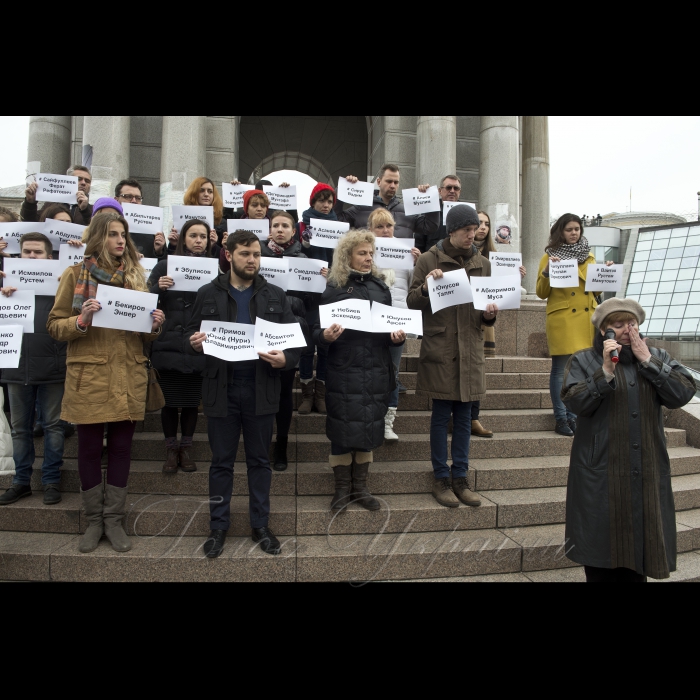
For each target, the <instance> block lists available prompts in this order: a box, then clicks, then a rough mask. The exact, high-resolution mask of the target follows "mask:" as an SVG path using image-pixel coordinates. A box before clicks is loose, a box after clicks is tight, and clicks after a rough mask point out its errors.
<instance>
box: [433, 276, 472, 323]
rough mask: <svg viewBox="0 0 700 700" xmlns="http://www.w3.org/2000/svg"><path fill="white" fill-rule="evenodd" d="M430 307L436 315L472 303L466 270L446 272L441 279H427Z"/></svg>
mask: <svg viewBox="0 0 700 700" xmlns="http://www.w3.org/2000/svg"><path fill="white" fill-rule="evenodd" d="M428 293H429V295H430V306H431V308H432V310H433V313H434V314H436V313H437V312H438V311H441V310H442V309H447V308H449V307H450V306H457V305H459V304H471V303H472V301H473V296H472V288H471V285H470V284H469V277H467V272H466V270H463V269H462V270H455V271H454V272H446V273H445V274H444V275H443V276H442V278H441V279H439V280H436V279H435V278H434V277H430V278H429V279H428Z"/></svg>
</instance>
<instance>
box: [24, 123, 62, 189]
mask: <svg viewBox="0 0 700 700" xmlns="http://www.w3.org/2000/svg"><path fill="white" fill-rule="evenodd" d="M70 146H71V117H29V144H28V148H27V173H28V174H29V175H32V174H34V173H37V174H38V173H54V174H55V175H65V174H66V171H67V170H68V168H70V166H71V165H72V164H71V162H70Z"/></svg>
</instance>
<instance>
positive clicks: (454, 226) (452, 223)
mask: <svg viewBox="0 0 700 700" xmlns="http://www.w3.org/2000/svg"><path fill="white" fill-rule="evenodd" d="M445 225H446V226H447V233H448V235H449V234H450V233H453V232H454V231H458V230H459V229H461V228H466V227H467V226H477V227H479V226H481V221H479V215H478V214H477V213H476V209H472V207H470V206H467V205H466V204H458V205H457V206H456V207H452V209H450V212H449V214H448V215H447V221H446V222H445Z"/></svg>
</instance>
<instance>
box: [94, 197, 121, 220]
mask: <svg viewBox="0 0 700 700" xmlns="http://www.w3.org/2000/svg"><path fill="white" fill-rule="evenodd" d="M100 209H116V210H117V211H118V212H119V215H120V216H124V210H123V209H122V205H121V204H119V202H117V200H116V199H112V198H111V197H102V198H101V199H98V200H97V201H96V202H95V206H94V207H93V208H92V215H93V216H95V214H97V212H98V211H100Z"/></svg>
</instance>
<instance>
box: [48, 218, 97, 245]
mask: <svg viewBox="0 0 700 700" xmlns="http://www.w3.org/2000/svg"><path fill="white" fill-rule="evenodd" d="M86 228H87V226H81V225H80V224H71V223H68V222H67V221H58V220H57V219H46V222H45V223H44V230H43V231H42V233H43V234H44V235H45V236H46V237H47V238H48V239H49V240H50V241H51V245H52V246H53V247H54V250H58V249H59V248H60V246H61V245H62V244H63V243H68V241H81V240H82V239H83V232H84V231H85V229H86Z"/></svg>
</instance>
